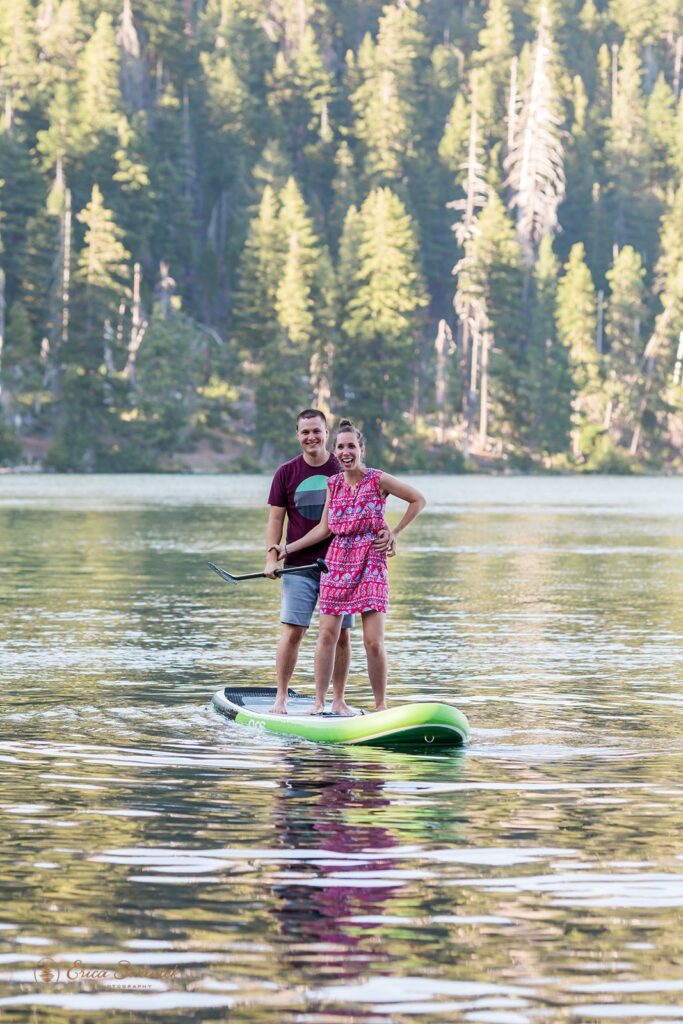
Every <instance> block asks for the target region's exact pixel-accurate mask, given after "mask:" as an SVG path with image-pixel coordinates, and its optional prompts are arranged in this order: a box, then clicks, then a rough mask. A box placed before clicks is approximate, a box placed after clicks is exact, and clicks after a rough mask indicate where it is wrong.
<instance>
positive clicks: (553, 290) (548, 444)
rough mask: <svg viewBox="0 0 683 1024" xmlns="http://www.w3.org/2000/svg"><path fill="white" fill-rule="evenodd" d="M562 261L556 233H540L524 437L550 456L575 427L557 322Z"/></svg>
mask: <svg viewBox="0 0 683 1024" xmlns="http://www.w3.org/2000/svg"><path fill="white" fill-rule="evenodd" d="M558 278H559V264H558V260H557V257H556V256H555V254H554V252H553V246H552V238H551V236H550V235H545V236H544V237H543V238H542V239H541V244H540V246H539V251H538V260H537V262H536V266H535V267H534V287H533V299H532V301H533V305H532V311H531V324H530V329H529V347H528V350H527V357H526V363H527V371H526V379H525V381H524V384H523V388H522V390H523V391H526V396H527V402H528V419H527V422H526V424H525V428H524V429H523V431H522V439H523V440H524V439H526V440H527V444H528V446H529V448H530V449H531V450H532V451H536V452H540V453H542V454H543V455H547V456H552V455H557V454H559V453H560V452H564V451H566V449H567V446H568V443H569V434H570V429H571V409H572V406H571V397H572V395H571V383H572V382H571V376H570V373H569V366H568V359H567V349H566V348H565V347H564V346H563V345H561V344H560V343H559V341H558V337H557V327H556V323H555V315H556V306H557V287H558Z"/></svg>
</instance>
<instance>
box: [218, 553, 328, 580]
mask: <svg viewBox="0 0 683 1024" xmlns="http://www.w3.org/2000/svg"><path fill="white" fill-rule="evenodd" d="M207 565H208V566H209V568H210V569H213V571H214V572H217V573H218V575H219V576H220V577H222V579H224V580H226V581H227V582H228V583H237V582H238V581H239V580H258V579H264V578H266V574H265V572H247V573H244V574H243V575H242V576H233V575H232V573H229V572H226V571H225V569H221V568H220V567H219V566H217V565H214V563H213V562H207ZM311 569H317V570H318V572H327V566H326V565H325V562H324V561H323V559H322V558H319V559H318V560H317V561H316V562H313V563H312V564H311V565H293V566H291V567H290V568H289V569H276V570H275V575H276V576H284V574H285V573H288V572H308V571H309V570H311Z"/></svg>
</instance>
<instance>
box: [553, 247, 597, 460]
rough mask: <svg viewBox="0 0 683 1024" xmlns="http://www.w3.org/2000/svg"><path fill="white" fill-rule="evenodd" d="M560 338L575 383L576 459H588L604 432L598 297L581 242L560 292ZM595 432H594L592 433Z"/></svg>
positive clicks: (574, 430) (575, 248)
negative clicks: (596, 337) (583, 457)
mask: <svg viewBox="0 0 683 1024" xmlns="http://www.w3.org/2000/svg"><path fill="white" fill-rule="evenodd" d="M556 321H557V334H558V338H559V340H560V343H561V344H562V345H564V347H565V348H566V350H567V352H568V358H569V367H570V372H571V375H572V383H573V403H572V404H573V410H574V415H573V431H572V447H573V452H574V456H575V457H576V458H580V457H581V455H586V456H589V455H590V452H591V451H592V448H593V445H594V442H595V439H596V431H599V430H600V429H602V419H603V396H602V391H601V382H600V367H599V359H598V351H597V348H596V344H595V336H596V330H597V296H596V291H595V285H594V283H593V278H592V277H591V272H590V270H589V269H588V267H587V265H586V260H585V249H584V247H583V244H582V243H581V242H577V243H576V244H575V245H573V246H572V249H571V252H570V253H569V259H568V260H567V262H566V264H565V266H564V275H563V277H562V278H561V279H560V283H559V285H558V289H557V313H556ZM591 428H593V429H591Z"/></svg>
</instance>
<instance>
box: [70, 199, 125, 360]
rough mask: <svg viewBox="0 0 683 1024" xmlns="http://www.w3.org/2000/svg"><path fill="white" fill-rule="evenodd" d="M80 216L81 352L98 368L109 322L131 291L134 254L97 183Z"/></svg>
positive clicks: (84, 358)
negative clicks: (124, 242) (131, 253)
mask: <svg viewBox="0 0 683 1024" xmlns="http://www.w3.org/2000/svg"><path fill="white" fill-rule="evenodd" d="M77 220H78V221H79V222H80V223H81V224H83V225H84V226H85V235H84V238H83V248H82V249H81V251H80V253H79V254H78V260H77V271H76V280H77V282H78V283H79V284H80V287H81V302H82V317H83V320H82V328H81V330H82V334H81V343H82V348H81V352H82V359H83V365H85V366H87V367H89V368H90V369H95V368H97V367H98V366H99V365H100V363H101V362H102V359H103V338H104V339H107V338H108V337H109V334H108V328H107V326H106V325H107V323H109V324H110V325H111V324H113V323H114V322H115V320H116V317H117V315H118V309H119V305H120V303H121V300H122V298H127V297H128V295H129V294H130V288H129V284H128V280H129V276H130V259H131V257H130V253H129V252H128V251H127V250H126V248H125V246H124V244H123V232H122V231H121V229H120V228H119V227H118V225H117V224H116V222H115V220H114V215H113V213H112V212H111V210H109V209H107V207H106V206H105V205H104V199H103V196H102V192H101V191H100V189H99V187H98V186H97V185H93V188H92V193H91V196H90V202H89V203H88V204H87V206H86V207H85V208H84V209H83V210H81V212H80V213H79V214H78V216H77ZM105 345H106V341H105Z"/></svg>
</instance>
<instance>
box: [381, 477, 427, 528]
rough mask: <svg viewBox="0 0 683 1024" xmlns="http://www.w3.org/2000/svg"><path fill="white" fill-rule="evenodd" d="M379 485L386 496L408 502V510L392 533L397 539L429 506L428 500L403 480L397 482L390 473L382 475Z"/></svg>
mask: <svg viewBox="0 0 683 1024" xmlns="http://www.w3.org/2000/svg"><path fill="white" fill-rule="evenodd" d="M379 485H380V487H381V489H382V490H383V491H384V493H385V494H392V495H393V496H394V497H395V498H401V500H402V501H407V502H408V508H407V509H406V510H405V512H404V513H403V516H402V518H401V520H400V522H399V523H398V525H396V526H395V527H394V528H393V530H392V531H391V533H392V534H393V536H394V537H397V536H398V535H399V533H401V531H402V530H405V528H406V526H408V524H409V523H412V521H413V519H415V517H416V516H419V514H420V512H421V511H422V509H423V508H424V507H425V505H426V504H427V500H426V498H425V496H424V495H423V494H421V493H420V491H418V489H417V488H416V487H412V486H411V485H410V484H407V483H405V482H404V481H403V480H397V479H396V477H395V476H391V475H390V474H389V473H382V475H381V477H380V479H379Z"/></svg>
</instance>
